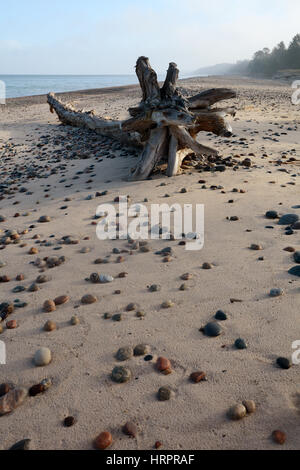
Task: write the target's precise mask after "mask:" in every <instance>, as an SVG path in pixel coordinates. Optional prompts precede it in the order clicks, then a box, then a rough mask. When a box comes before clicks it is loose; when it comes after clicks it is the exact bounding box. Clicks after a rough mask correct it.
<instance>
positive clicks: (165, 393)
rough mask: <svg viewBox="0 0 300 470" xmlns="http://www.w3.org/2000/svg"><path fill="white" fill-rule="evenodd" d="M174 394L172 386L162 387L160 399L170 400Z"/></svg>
mask: <svg viewBox="0 0 300 470" xmlns="http://www.w3.org/2000/svg"><path fill="white" fill-rule="evenodd" d="M172 396H173V392H172V390H171V388H170V387H161V388H160V389H159V391H158V399H159V401H169V400H171V398H172Z"/></svg>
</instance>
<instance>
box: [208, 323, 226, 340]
mask: <svg viewBox="0 0 300 470" xmlns="http://www.w3.org/2000/svg"><path fill="white" fill-rule="evenodd" d="M221 333H222V328H221V326H220V325H219V323H217V322H211V323H208V324H207V325H206V326H205V328H204V334H205V335H206V336H210V337H211V338H215V337H217V336H220V334H221Z"/></svg>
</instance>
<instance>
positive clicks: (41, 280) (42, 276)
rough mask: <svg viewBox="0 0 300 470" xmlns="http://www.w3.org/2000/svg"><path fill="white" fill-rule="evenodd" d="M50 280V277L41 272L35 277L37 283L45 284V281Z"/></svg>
mask: <svg viewBox="0 0 300 470" xmlns="http://www.w3.org/2000/svg"><path fill="white" fill-rule="evenodd" d="M49 281H51V277H49V276H46V275H45V274H42V275H41V276H38V277H37V279H36V282H37V283H38V284H46V282H49Z"/></svg>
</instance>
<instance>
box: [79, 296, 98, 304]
mask: <svg viewBox="0 0 300 470" xmlns="http://www.w3.org/2000/svg"><path fill="white" fill-rule="evenodd" d="M97 301H98V299H97V297H96V296H95V295H91V294H87V295H84V296H83V297H82V299H81V303H82V304H83V305H91V304H94V303H96V302H97Z"/></svg>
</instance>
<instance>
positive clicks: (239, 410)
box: [229, 404, 247, 421]
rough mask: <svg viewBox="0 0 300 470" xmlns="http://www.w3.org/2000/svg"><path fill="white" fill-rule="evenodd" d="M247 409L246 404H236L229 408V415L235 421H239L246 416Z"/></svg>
mask: <svg viewBox="0 0 300 470" xmlns="http://www.w3.org/2000/svg"><path fill="white" fill-rule="evenodd" d="M246 414H247V409H246V407H245V406H244V405H241V404H239V405H235V406H233V407H232V408H231V409H230V410H229V417H230V419H231V420H233V421H239V420H241V419H243V418H245V416H246Z"/></svg>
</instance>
